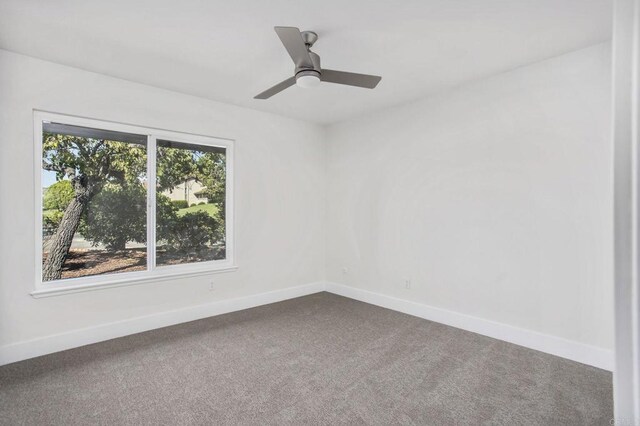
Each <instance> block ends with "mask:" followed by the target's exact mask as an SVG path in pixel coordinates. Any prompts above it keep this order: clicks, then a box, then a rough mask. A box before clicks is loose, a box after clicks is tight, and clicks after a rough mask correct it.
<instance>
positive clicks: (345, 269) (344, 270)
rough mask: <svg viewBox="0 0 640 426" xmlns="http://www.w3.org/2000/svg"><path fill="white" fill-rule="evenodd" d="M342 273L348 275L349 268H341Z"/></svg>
mask: <svg viewBox="0 0 640 426" xmlns="http://www.w3.org/2000/svg"><path fill="white" fill-rule="evenodd" d="M342 273H343V274H344V275H347V274H348V273H349V268H347V267H346V266H343V267H342Z"/></svg>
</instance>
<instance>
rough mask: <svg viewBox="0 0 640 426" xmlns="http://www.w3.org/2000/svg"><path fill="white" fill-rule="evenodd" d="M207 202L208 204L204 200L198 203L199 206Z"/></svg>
mask: <svg viewBox="0 0 640 426" xmlns="http://www.w3.org/2000/svg"><path fill="white" fill-rule="evenodd" d="M205 204H207V203H205V202H204V201H200V202H199V203H198V205H199V206H203V205H205Z"/></svg>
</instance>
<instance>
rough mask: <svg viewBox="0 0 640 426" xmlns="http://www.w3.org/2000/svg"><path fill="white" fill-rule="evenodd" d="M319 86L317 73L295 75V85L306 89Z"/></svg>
mask: <svg viewBox="0 0 640 426" xmlns="http://www.w3.org/2000/svg"><path fill="white" fill-rule="evenodd" d="M319 84H320V73H319V72H318V71H313V70H309V71H300V72H299V73H298V74H296V85H297V86H298V87H302V88H305V89H308V88H310V87H316V86H318V85H319Z"/></svg>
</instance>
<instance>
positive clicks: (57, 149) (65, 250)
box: [42, 133, 146, 281]
mask: <svg viewBox="0 0 640 426" xmlns="http://www.w3.org/2000/svg"><path fill="white" fill-rule="evenodd" d="M42 168H43V169H44V170H48V171H53V172H55V173H56V177H57V179H58V180H59V181H62V180H63V179H65V178H66V179H68V180H69V182H70V183H71V186H72V188H73V198H72V199H71V200H70V202H69V204H68V205H67V207H66V209H65V210H64V214H63V216H62V219H61V221H60V225H59V226H58V229H57V230H56V233H55V234H54V236H53V238H52V240H51V241H52V242H51V247H50V249H49V254H48V255H47V259H46V260H45V263H44V265H43V267H42V279H43V280H45V281H49V280H55V279H59V278H60V276H61V273H62V266H63V265H64V261H65V259H66V257H67V256H68V254H69V249H70V247H71V243H72V241H73V235H74V234H75V232H76V230H77V229H78V226H79V224H80V219H81V217H82V214H83V212H84V211H85V209H86V206H87V204H88V203H89V201H91V200H92V199H93V197H95V196H96V194H98V193H99V192H100V191H101V190H102V188H103V187H104V186H105V185H106V184H107V183H110V182H112V183H132V184H133V183H134V182H136V181H138V180H139V179H140V177H141V176H142V175H144V173H145V169H146V154H145V149H144V147H143V146H141V145H134V144H130V143H123V142H116V141H109V140H104V139H91V138H83V137H78V136H71V135H61V134H52V133H45V134H44V142H43V159H42Z"/></svg>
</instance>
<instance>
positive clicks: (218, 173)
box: [156, 140, 226, 265]
mask: <svg viewBox="0 0 640 426" xmlns="http://www.w3.org/2000/svg"><path fill="white" fill-rule="evenodd" d="M156 165H157V171H156V173H157V190H156V224H157V225H156V265H176V264H184V263H195V262H205V261H212V260H222V259H225V248H226V247H225V199H226V151H225V148H221V147H215V146H207V145H198V144H188V143H181V142H173V141H168V140H158V141H157V153H156Z"/></svg>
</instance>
